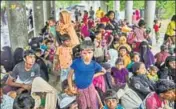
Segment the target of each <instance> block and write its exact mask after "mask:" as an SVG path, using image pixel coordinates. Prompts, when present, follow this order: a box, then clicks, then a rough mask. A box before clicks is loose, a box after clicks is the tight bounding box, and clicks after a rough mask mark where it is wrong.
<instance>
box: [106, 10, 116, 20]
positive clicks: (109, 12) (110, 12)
mask: <svg viewBox="0 0 176 109" xmlns="http://www.w3.org/2000/svg"><path fill="white" fill-rule="evenodd" d="M112 13H114V15H115V12H114V11H112V10H111V11H108V13H107V14H106V16H108V17H109V16H110V14H112ZM114 18H115V17H114Z"/></svg>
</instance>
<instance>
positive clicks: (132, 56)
mask: <svg viewBox="0 0 176 109" xmlns="http://www.w3.org/2000/svg"><path fill="white" fill-rule="evenodd" d="M136 55H138V56H139V57H140V54H139V53H138V52H132V53H131V55H130V57H131V59H133V58H134V56H136Z"/></svg>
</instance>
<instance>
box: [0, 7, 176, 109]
mask: <svg viewBox="0 0 176 109" xmlns="http://www.w3.org/2000/svg"><path fill="white" fill-rule="evenodd" d="M84 14H85V15H83V20H82V21H75V22H74V21H72V20H71V15H70V13H69V12H67V11H65V10H63V11H61V12H60V13H59V18H60V19H59V21H57V22H56V21H55V20H54V18H49V19H48V21H47V23H46V26H45V27H44V28H43V29H42V30H41V34H40V36H39V37H34V38H32V39H30V40H29V44H28V46H27V47H24V48H20V47H19V48H17V49H16V50H15V51H14V52H13V53H12V51H11V48H10V47H4V48H3V51H1V72H0V73H1V85H0V86H1V87H0V96H1V98H0V104H1V109H174V108H176V104H175V102H176V87H175V86H176V85H175V83H176V48H175V44H176V41H175V40H176V35H175V31H176V28H173V30H169V29H171V27H170V26H169V27H168V28H167V31H166V34H165V39H164V42H163V43H162V45H161V47H160V52H158V53H154V52H153V51H152V49H153V48H152V47H153V42H152V41H153V40H152V39H153V38H152V37H153V36H152V35H151V29H150V28H149V29H148V28H147V27H146V23H145V21H144V20H143V19H140V20H139V21H138V24H134V25H129V23H128V22H127V21H126V19H124V20H123V21H122V20H120V21H116V19H115V12H114V11H109V12H108V13H107V14H106V15H103V16H102V17H101V18H96V19H94V18H92V17H91V16H90V17H87V16H88V12H87V11H85V12H84ZM173 21H176V15H174V16H173V17H172V19H171V22H170V23H172V22H173ZM155 22H156V21H155ZM90 23H91V24H90ZM155 28H156V27H155ZM172 31H174V32H172ZM171 33H174V34H171ZM158 37H159V36H157V42H158V41H159V38H158ZM50 75H54V76H55V77H56V78H57V80H56V81H55V82H56V83H59V84H57V85H59V88H60V89H56V86H55V84H54V85H53V84H51V83H50V81H51V80H52V79H53V78H51V76H50Z"/></svg>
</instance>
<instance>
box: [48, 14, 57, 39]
mask: <svg viewBox="0 0 176 109" xmlns="http://www.w3.org/2000/svg"><path fill="white" fill-rule="evenodd" d="M48 24H49V33H50V34H51V35H52V36H53V37H54V38H56V21H55V20H54V18H52V17H51V18H49V19H48Z"/></svg>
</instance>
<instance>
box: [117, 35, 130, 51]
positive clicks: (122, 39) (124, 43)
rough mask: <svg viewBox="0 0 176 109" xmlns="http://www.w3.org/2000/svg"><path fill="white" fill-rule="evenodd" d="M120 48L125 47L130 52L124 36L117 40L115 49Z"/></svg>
mask: <svg viewBox="0 0 176 109" xmlns="http://www.w3.org/2000/svg"><path fill="white" fill-rule="evenodd" d="M121 46H125V47H126V48H127V49H128V51H129V52H131V47H130V46H129V45H128V44H127V39H126V37H125V36H121V37H120V38H119V45H118V48H117V49H118V50H119V48H120V47H121Z"/></svg>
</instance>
